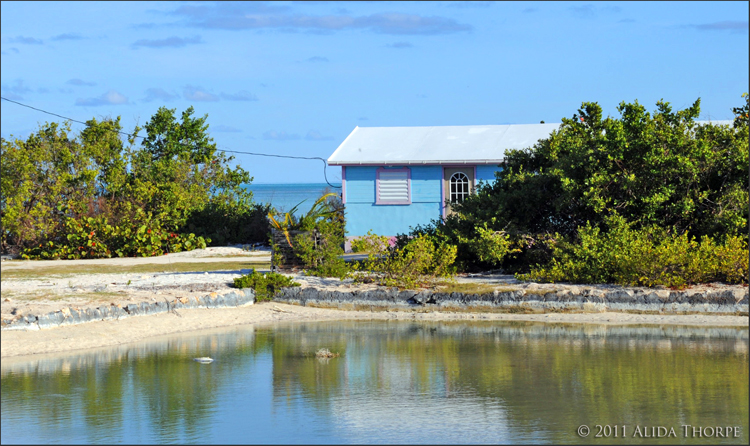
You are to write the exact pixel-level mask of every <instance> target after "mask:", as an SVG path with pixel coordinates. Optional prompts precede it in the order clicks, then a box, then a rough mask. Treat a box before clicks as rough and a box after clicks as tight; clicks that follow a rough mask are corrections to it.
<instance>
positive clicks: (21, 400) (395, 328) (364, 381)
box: [0, 321, 748, 443]
mask: <svg viewBox="0 0 750 446" xmlns="http://www.w3.org/2000/svg"><path fill="white" fill-rule="evenodd" d="M669 330H671V331H669ZM680 330H682V331H680ZM680 330H678V329H660V328H658V327H652V328H637V327H632V328H623V327H597V326H586V327H583V326H574V325H570V326H561V325H538V324H527V323H502V324H501V323H487V324H478V323H477V324H470V323H465V322H440V323H437V322H435V323H408V322H393V321H392V322H335V323H330V322H329V323H314V324H290V325H285V326H278V327H275V328H273V329H271V328H269V329H263V330H257V331H256V332H255V333H254V335H253V334H250V335H249V336H248V335H243V334H242V333H243V332H241V331H238V332H237V333H230V334H226V335H203V336H201V337H196V338H185V339H177V340H170V341H168V342H161V343H159V344H155V345H154V346H147V347H143V348H123V349H121V350H119V351H116V350H110V351H107V352H106V353H101V354H97V355H93V356H86V355H81V356H79V357H72V358H67V359H63V360H59V361H56V362H54V363H52V362H50V363H48V364H46V365H45V364H43V363H42V362H41V361H40V362H39V363H38V364H37V365H36V366H34V367H32V366H28V367H26V368H24V369H18V370H15V369H14V370H13V371H12V372H8V368H6V367H5V366H3V374H2V380H0V383H1V384H2V404H3V413H6V411H7V412H8V413H28V414H29V416H32V417H34V418H36V419H38V420H41V421H39V422H38V423H37V424H38V425H39V426H40V428H41V429H46V431H45V435H47V437H48V438H57V437H56V436H54V433H50V434H48V433H47V432H54V430H55V429H59V430H60V431H61V432H62V431H65V430H66V429H67V428H68V425H69V423H70V417H71V413H81V414H82V419H83V422H85V423H86V425H87V426H88V429H83V430H81V435H82V437H81V441H88V442H91V443H99V442H112V441H116V440H118V439H120V438H125V439H132V438H133V437H132V435H143V434H138V433H135V434H133V433H132V432H122V431H123V430H124V427H123V426H124V422H125V420H124V417H126V416H135V417H136V418H137V420H135V421H134V420H128V423H126V424H125V425H127V426H133V425H136V427H137V425H138V424H139V423H140V424H145V425H147V426H148V425H150V426H149V429H143V431H146V432H149V434H148V435H154V437H153V439H152V438H151V437H149V438H145V439H144V441H155V442H180V441H203V440H208V439H207V438H206V437H205V436H204V432H206V431H207V430H210V429H209V427H210V426H208V423H211V421H212V420H213V415H212V414H213V413H214V412H215V409H216V408H217V407H220V405H221V404H222V401H219V395H221V394H222V392H225V391H226V387H227V386H236V385H238V383H239V382H240V380H249V379H257V374H256V375H253V374H248V373H247V372H248V364H251V363H253V362H255V361H258V360H259V358H262V359H260V360H263V361H267V360H268V356H269V355H270V356H271V358H272V359H273V372H272V379H273V396H274V399H275V400H276V401H280V402H281V403H282V404H289V405H290V404H299V405H307V406H310V407H311V408H312V409H314V410H315V412H316V413H317V414H318V415H320V416H322V418H324V419H328V420H330V421H328V422H330V423H331V425H336V419H334V416H335V415H337V414H338V415H340V414H343V413H345V411H357V410H371V409H377V410H379V411H380V413H381V414H384V415H383V416H384V417H386V418H387V417H396V418H400V419H406V418H405V417H414V416H415V415H418V414H415V413H411V414H401V413H398V412H397V411H395V410H394V409H393V405H395V403H399V402H401V401H405V400H408V403H409V404H410V405H411V406H410V407H417V408H420V405H423V404H424V403H425V401H427V400H426V398H429V404H430V405H431V406H430V407H432V408H442V407H446V408H447V407H450V408H455V410H451V411H443V412H441V413H449V412H450V413H453V414H455V417H456V418H454V419H451V420H446V421H451V422H455V423H462V422H463V418H462V416H464V415H465V416H466V419H468V420H474V419H476V416H477V415H482V414H477V413H463V412H466V410H465V409H463V408H475V409H470V410H474V411H476V412H483V411H485V410H484V409H483V408H489V407H492V408H495V409H493V411H492V413H493V414H494V415H493V416H494V417H495V418H493V419H491V420H489V422H494V423H508V425H509V426H510V427H511V428H512V429H511V432H513V438H509V439H508V440H509V441H514V440H515V441H516V442H521V441H524V440H526V441H525V442H528V439H529V438H535V439H543V440H544V441H549V442H579V441H581V439H580V438H578V437H575V432H574V428H575V427H577V426H578V425H580V424H588V425H594V424H618V425H623V424H625V425H628V426H634V425H635V424H640V425H642V426H644V425H648V426H658V425H664V426H675V427H677V426H679V425H680V424H691V425H695V426H728V425H737V426H743V429H742V432H743V435H744V437H743V438H742V439H740V440H741V442H745V443H746V442H747V425H748V424H747V419H748V384H747V382H748V341H747V330H746V329H745V330H744V331H743V330H736V332H737V333H744V337H742V336H737V335H736V333H735V332H733V329H723V331H720V332H718V334H717V333H709V331H710V330H708V329H706V330H702V331H701V330H697V329H696V330H692V329H680ZM665 332H668V334H669V336H665V335H664V334H665ZM707 333H708V334H707ZM733 333H734V334H733ZM703 335H706V336H705V337H703V338H702V337H701V336H703ZM709 335H710V336H709ZM721 336H724V337H723V338H722V337H721ZM319 348H328V349H330V350H331V351H333V352H339V353H341V354H342V356H341V357H338V358H332V359H330V360H329V361H327V362H325V361H319V360H318V359H316V358H315V357H313V356H312V355H313V354H314V352H315V351H316V350H318V349H319ZM205 355H209V356H212V357H214V358H217V361H216V362H215V363H214V364H212V365H208V366H204V365H199V364H196V363H194V362H193V361H192V360H191V359H192V358H193V357H195V356H205ZM76 358H78V359H76ZM354 394H356V395H357V398H365V399H366V400H367V401H368V406H367V409H363V408H361V407H358V406H357V404H356V403H351V404H349V403H345V401H349V399H348V397H349V396H353V395H354ZM351 400H352V401H356V399H351ZM360 401H361V400H360ZM248 404H250V405H253V404H255V402H248ZM344 406H345V407H344ZM381 406H382V410H380V408H381ZM407 406H408V405H407ZM402 407H403V405H402ZM342 408H343V409H344V410H342ZM498 408H499V409H498ZM258 409H265V408H263V407H259V408H258ZM272 409H273V408H272ZM134 410H135V411H140V412H135V413H133V411H134ZM462 411H463V412H462ZM486 412H487V413H490V411H489V410H487V411H486ZM300 413H301V412H300ZM425 416H426V417H429V416H431V415H429V414H427V415H425ZM451 416H454V415H451ZM358 419H359V420H364V421H366V422H372V421H373V418H372V416H371V414H370V413H368V414H366V416H362V417H359V418H358ZM282 421H283V422H289V420H287V419H284V420H282ZM412 421H415V420H413V419H412V418H408V422H412ZM120 432H121V433H120ZM76 438H78V437H76ZM210 440H212V441H213V440H216V441H221V439H210ZM588 440H591V442H597V443H606V441H604V440H605V439H593V438H589V439H588ZM32 441H33V440H32ZM735 442H736V441H735Z"/></svg>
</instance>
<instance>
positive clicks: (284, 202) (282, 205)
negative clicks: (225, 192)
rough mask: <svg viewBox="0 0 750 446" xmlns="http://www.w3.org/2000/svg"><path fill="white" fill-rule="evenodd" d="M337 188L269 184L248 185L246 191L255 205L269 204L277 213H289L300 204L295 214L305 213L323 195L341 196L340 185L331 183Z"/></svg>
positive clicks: (320, 185)
mask: <svg viewBox="0 0 750 446" xmlns="http://www.w3.org/2000/svg"><path fill="white" fill-rule="evenodd" d="M332 184H333V185H334V186H338V188H335V187H331V186H329V185H328V184H326V183H283V184H282V183H271V184H250V185H247V186H245V188H246V189H248V190H250V191H251V192H252V193H253V201H255V202H256V203H270V204H271V205H272V206H273V207H275V208H276V210H277V211H279V212H289V211H290V210H291V209H292V208H293V207H294V206H296V205H297V204H299V203H302V204H300V205H299V207H298V208H297V211H296V212H295V214H297V215H299V214H301V213H305V212H307V211H308V210H310V208H311V207H312V205H313V204H314V203H315V200H317V199H318V198H320V197H321V196H322V195H323V194H326V193H329V192H333V193H336V194H339V196H340V194H341V184H340V183H332Z"/></svg>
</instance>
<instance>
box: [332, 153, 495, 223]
mask: <svg viewBox="0 0 750 446" xmlns="http://www.w3.org/2000/svg"><path fill="white" fill-rule="evenodd" d="M379 167H380V166H346V167H345V169H346V172H345V177H346V182H345V186H344V187H345V188H346V191H345V193H346V205H345V209H346V230H347V234H346V235H347V236H348V237H358V236H361V235H365V234H367V231H369V230H372V232H373V233H375V234H378V235H387V236H394V235H397V234H405V233H407V232H409V228H410V227H415V226H417V225H420V224H421V225H425V224H428V223H429V222H430V221H431V220H434V219H436V218H439V217H440V216H441V215H442V196H441V195H442V181H443V166H408V167H409V169H410V170H411V202H412V204H410V205H375V178H376V173H377V170H378V168H379ZM393 167H394V168H402V167H404V166H393ZM497 169H498V167H497V166H495V165H487V166H477V170H476V175H477V180H478V181H479V180H485V181H493V180H494V179H495V171H496V170H497Z"/></svg>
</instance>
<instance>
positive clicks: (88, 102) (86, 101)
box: [76, 90, 128, 107]
mask: <svg viewBox="0 0 750 446" xmlns="http://www.w3.org/2000/svg"><path fill="white" fill-rule="evenodd" d="M127 103H128V98H127V97H125V96H123V95H122V94H120V93H118V92H117V91H115V90H109V91H108V92H106V93H104V94H103V95H101V96H99V97H96V98H78V99H76V105H80V106H84V107H98V106H101V105H122V104H127Z"/></svg>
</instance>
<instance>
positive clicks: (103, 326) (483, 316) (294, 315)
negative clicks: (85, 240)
mask: <svg viewBox="0 0 750 446" xmlns="http://www.w3.org/2000/svg"><path fill="white" fill-rule="evenodd" d="M387 319H401V320H487V321H536V322H548V323H588V324H607V325H621V324H637V325H642V324H653V325H693V326H733V327H734V326H741V327H747V326H748V318H747V317H744V316H712V315H650V314H629V313H571V314H566V313H547V314H503V313H452V312H434V311H433V312H415V311H372V312H370V311H346V310H335V309H323V308H312V307H302V306H298V305H286V304H281V303H273V302H271V303H262V304H255V305H248V306H244V307H237V308H218V309H208V308H198V309H189V310H180V312H179V314H174V313H160V314H155V315H149V316H138V317H130V318H126V319H122V320H112V321H100V322H89V323H85V324H79V325H69V326H63V327H59V328H54V329H48V330H39V331H3V332H2V342H0V345H1V347H2V348H1V352H0V356H2V357H3V358H6V357H12V356H21V355H36V354H44V353H59V352H68V351H74V350H81V349H89V348H96V347H110V346H117V345H122V344H127V343H132V342H137V341H142V340H145V339H148V338H151V337H156V336H162V335H168V334H175V333H184V332H190V331H195V330H202V329H208V328H218V327H230V326H241V325H250V324H255V325H265V324H271V323H275V322H312V321H326V320H387Z"/></svg>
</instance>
